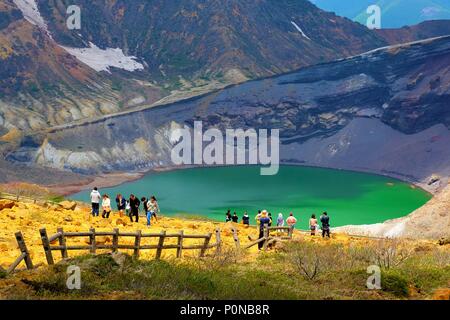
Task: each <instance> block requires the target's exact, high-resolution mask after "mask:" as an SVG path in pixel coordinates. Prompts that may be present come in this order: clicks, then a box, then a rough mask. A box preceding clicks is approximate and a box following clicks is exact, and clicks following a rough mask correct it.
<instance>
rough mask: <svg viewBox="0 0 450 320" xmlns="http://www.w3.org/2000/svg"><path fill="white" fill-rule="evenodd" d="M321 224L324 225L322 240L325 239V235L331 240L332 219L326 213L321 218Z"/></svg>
mask: <svg viewBox="0 0 450 320" xmlns="http://www.w3.org/2000/svg"><path fill="white" fill-rule="evenodd" d="M320 222H321V223H322V238H324V237H325V235H326V236H327V237H328V238H329V237H330V217H329V216H328V213H327V212H326V211H325V212H324V213H322V215H321V216H320Z"/></svg>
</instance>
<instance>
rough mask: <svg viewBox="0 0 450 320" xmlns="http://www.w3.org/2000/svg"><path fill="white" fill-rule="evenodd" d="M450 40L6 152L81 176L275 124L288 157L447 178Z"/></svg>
mask: <svg viewBox="0 0 450 320" xmlns="http://www.w3.org/2000/svg"><path fill="white" fill-rule="evenodd" d="M449 62H450V37H442V38H437V39H432V40H427V41H421V42H417V43H411V44H405V45H401V46H393V47H387V48H384V49H380V50H376V51H373V52H369V53H366V54H363V55H360V56H355V57H353V58H349V59H345V60H340V61H337V62H333V63H328V64H322V65H317V66H313V67H309V68H305V69H302V70H300V71H297V72H293V73H290V74H286V75H282V76H278V77H272V78H267V79H263V80H255V81H251V82H247V83H244V84H241V85H235V86H231V87H229V88H226V89H223V90H219V91H217V92H214V93H211V94H208V95H204V96H202V97H197V98H193V99H189V100H185V101H181V102H178V103H174V104H169V105H165V106H160V107H155V108H151V109H147V110H142V111H139V112H130V113H126V114H122V115H119V116H111V117H108V118H105V119H101V120H93V121H91V122H85V123H83V124H78V125H67V126H60V127H58V128H54V129H51V130H49V131H48V132H47V133H41V134H39V135H33V136H28V137H24V138H23V139H22V142H21V144H20V146H18V147H17V148H15V149H13V150H10V152H8V154H6V158H7V159H8V161H10V162H12V163H26V164H29V165H33V166H44V167H51V168H58V169H62V170H69V171H74V172H79V173H99V172H105V171H106V172H107V171H115V170H119V171H121V170H126V171H128V170H136V169H150V168H159V167H172V166H173V164H172V163H171V160H170V150H171V147H172V142H171V139H170V137H171V132H172V130H173V129H174V128H179V127H180V126H183V125H185V124H187V125H189V126H192V124H193V122H194V121H195V120H201V121H203V126H204V128H205V129H206V128H208V127H216V128H219V129H222V130H224V129H225V128H243V129H246V128H256V129H259V128H264V129H270V128H279V129H280V136H281V141H282V146H281V159H282V161H283V162H285V163H299V164H305V165H320V166H328V167H336V168H346V169H355V170H362V171H371V172H378V173H385V174H390V175H396V176H399V177H403V178H405V179H409V180H413V181H424V182H427V180H428V179H429V178H430V176H431V175H432V174H439V175H441V176H443V177H446V176H449V175H450V161H449V160H450V149H449V148H448V145H449V143H450V131H449V128H450V112H449V109H448V101H449V100H450V99H449V98H450V79H449V77H450V72H449V66H450V63H449Z"/></svg>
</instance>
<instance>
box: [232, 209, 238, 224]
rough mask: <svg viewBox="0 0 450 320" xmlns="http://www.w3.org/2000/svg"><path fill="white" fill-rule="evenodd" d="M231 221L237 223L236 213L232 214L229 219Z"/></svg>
mask: <svg viewBox="0 0 450 320" xmlns="http://www.w3.org/2000/svg"><path fill="white" fill-rule="evenodd" d="M231 221H233V222H235V223H238V221H239V217H238V215H237V213H236V211H235V212H234V213H233V216H232V217H231Z"/></svg>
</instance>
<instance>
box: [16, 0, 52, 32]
mask: <svg viewBox="0 0 450 320" xmlns="http://www.w3.org/2000/svg"><path fill="white" fill-rule="evenodd" d="M13 1H14V4H15V5H16V6H17V8H19V9H20V11H22V14H23V16H24V17H25V19H26V20H27V21H29V22H30V23H31V24H33V25H35V26H38V27H39V28H41V29H43V30H45V31H46V32H47V34H48V30H47V24H46V23H45V21H44V19H43V18H42V16H41V13H40V12H39V9H38V6H37V3H36V1H35V0H13Z"/></svg>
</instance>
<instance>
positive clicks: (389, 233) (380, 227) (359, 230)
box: [332, 217, 409, 239]
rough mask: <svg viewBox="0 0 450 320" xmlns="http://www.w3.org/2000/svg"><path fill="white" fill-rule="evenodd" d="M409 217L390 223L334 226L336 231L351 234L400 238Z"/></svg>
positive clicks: (333, 229)
mask: <svg viewBox="0 0 450 320" xmlns="http://www.w3.org/2000/svg"><path fill="white" fill-rule="evenodd" d="M408 220H409V219H408V218H407V217H406V218H404V219H401V220H400V221H396V222H390V223H387V222H385V223H374V224H362V225H347V226H342V227H336V228H332V231H334V232H342V233H346V234H350V235H360V236H369V237H381V238H391V239H392V238H399V237H401V236H402V235H403V233H404V232H405V226H406V222H407V221H408Z"/></svg>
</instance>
